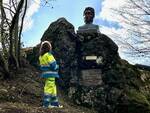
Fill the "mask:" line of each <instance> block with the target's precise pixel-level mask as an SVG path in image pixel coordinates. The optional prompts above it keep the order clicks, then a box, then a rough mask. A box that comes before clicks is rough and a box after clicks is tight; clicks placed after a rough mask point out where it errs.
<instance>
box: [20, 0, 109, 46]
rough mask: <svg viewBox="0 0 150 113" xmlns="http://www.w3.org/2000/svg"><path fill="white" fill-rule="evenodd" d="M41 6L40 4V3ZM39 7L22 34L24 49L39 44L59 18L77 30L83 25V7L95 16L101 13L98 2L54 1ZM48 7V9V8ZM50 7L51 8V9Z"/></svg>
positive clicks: (90, 0)
mask: <svg viewBox="0 0 150 113" xmlns="http://www.w3.org/2000/svg"><path fill="white" fill-rule="evenodd" d="M35 4H37V3H36V2H35ZM41 4H42V3H41ZM43 5H44V4H42V6H40V8H39V9H38V11H37V12H36V13H34V14H33V16H32V20H33V24H32V26H31V27H30V28H29V29H27V30H25V31H24V32H23V38H22V41H23V42H24V45H25V47H30V46H35V45H36V44H38V43H39V42H40V39H41V37H42V35H43V33H44V31H45V30H46V29H47V28H48V26H49V25H50V23H51V22H53V21H56V20H57V19H58V18H60V17H65V18H66V19H67V20H68V21H69V22H70V23H72V24H73V25H74V26H75V29H77V28H78V27H79V26H81V25H83V24H84V21H83V11H84V9H85V7H87V6H91V7H93V8H94V9H95V12H96V15H98V14H99V12H100V11H101V1H100V0H82V2H81V0H56V1H52V2H50V4H47V5H48V6H43ZM49 6H50V7H49ZM51 6H52V7H53V8H51ZM94 23H95V24H103V25H109V26H110V24H109V23H107V22H106V21H101V20H100V19H99V20H98V19H95V20H94Z"/></svg>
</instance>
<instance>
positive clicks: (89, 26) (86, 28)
mask: <svg viewBox="0 0 150 113" xmlns="http://www.w3.org/2000/svg"><path fill="white" fill-rule="evenodd" d="M83 15H84V22H85V24H84V25H83V26H80V27H79V28H78V30H77V33H89V32H90V33H91V32H92V33H93V32H94V33H100V31H99V26H98V25H95V24H93V19H94V17H95V11H94V9H93V8H92V7H86V8H85V10H84V12H83Z"/></svg>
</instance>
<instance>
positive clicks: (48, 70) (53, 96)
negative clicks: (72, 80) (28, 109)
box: [39, 41, 62, 108]
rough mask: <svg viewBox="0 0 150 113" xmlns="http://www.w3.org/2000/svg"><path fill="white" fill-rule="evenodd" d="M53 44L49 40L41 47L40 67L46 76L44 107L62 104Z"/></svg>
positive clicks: (42, 75)
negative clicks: (59, 100)
mask: <svg viewBox="0 0 150 113" xmlns="http://www.w3.org/2000/svg"><path fill="white" fill-rule="evenodd" d="M51 51H52V46H51V44H50V42H49V41H44V42H42V44H41V47H40V56H39V61H40V69H41V70H42V74H41V77H42V78H45V79H46V81H45V86H44V100H43V107H46V108H53V107H58V108H62V106H61V105H60V104H59V102H58V97H57V91H56V84H55V78H59V75H58V72H57V71H58V68H59V66H58V65H57V64H56V60H55V58H54V57H53V55H52V54H51Z"/></svg>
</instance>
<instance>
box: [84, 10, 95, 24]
mask: <svg viewBox="0 0 150 113" xmlns="http://www.w3.org/2000/svg"><path fill="white" fill-rule="evenodd" d="M84 22H85V23H86V24H91V23H92V22H93V13H92V12H91V11H90V10H86V11H85V13H84Z"/></svg>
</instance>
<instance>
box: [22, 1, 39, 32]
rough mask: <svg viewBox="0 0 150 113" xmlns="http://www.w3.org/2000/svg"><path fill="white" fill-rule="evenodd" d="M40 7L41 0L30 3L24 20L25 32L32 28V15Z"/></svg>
mask: <svg viewBox="0 0 150 113" xmlns="http://www.w3.org/2000/svg"><path fill="white" fill-rule="evenodd" d="M39 8H40V0H32V1H29V3H28V9H27V13H26V16H25V20H24V26H23V32H25V31H27V30H30V29H31V28H32V26H33V25H34V20H33V19H32V16H33V15H34V14H35V13H36V12H38V10H39Z"/></svg>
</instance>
